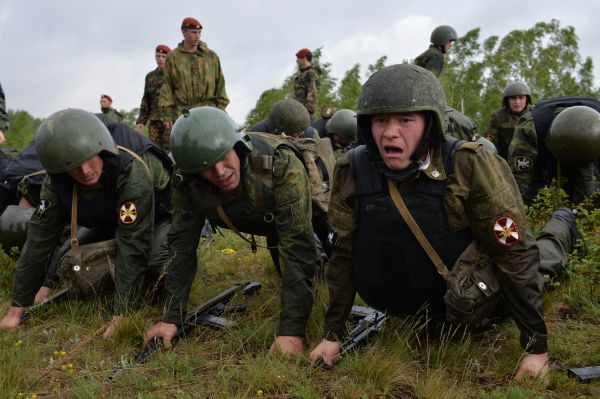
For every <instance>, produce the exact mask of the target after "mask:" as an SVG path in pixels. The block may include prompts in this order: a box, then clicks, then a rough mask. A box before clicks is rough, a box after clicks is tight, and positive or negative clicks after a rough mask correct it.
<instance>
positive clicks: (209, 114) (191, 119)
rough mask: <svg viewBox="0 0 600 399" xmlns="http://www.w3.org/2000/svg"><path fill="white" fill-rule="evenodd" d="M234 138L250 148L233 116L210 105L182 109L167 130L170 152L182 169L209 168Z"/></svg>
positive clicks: (227, 150) (195, 171)
mask: <svg viewBox="0 0 600 399" xmlns="http://www.w3.org/2000/svg"><path fill="white" fill-rule="evenodd" d="M238 142H241V143H243V144H244V145H245V146H246V148H247V149H249V150H250V149H252V143H250V138H249V137H248V136H247V135H245V134H244V133H241V132H240V129H239V127H238V126H237V124H236V123H235V122H234V121H233V119H231V117H230V116H229V115H227V114H226V113H225V111H222V110H220V109H218V108H213V107H198V108H193V109H191V110H189V111H188V110H184V111H183V115H181V116H180V117H179V118H177V121H176V122H175V124H174V125H173V129H172V130H171V153H172V154H173V159H174V160H175V163H176V165H177V168H178V169H179V170H180V171H181V172H182V173H198V172H201V171H203V170H205V169H208V168H212V167H213V166H214V165H215V164H216V163H217V162H219V161H220V160H222V159H223V158H224V157H225V155H227V153H229V151H231V149H232V148H233V147H234V146H235V145H236V143H238Z"/></svg>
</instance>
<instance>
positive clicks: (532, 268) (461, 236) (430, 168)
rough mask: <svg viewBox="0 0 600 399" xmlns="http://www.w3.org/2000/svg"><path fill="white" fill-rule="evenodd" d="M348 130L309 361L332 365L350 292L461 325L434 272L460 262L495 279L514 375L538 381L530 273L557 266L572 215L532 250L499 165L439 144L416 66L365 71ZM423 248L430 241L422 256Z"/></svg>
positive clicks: (424, 74) (433, 92)
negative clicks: (517, 348)
mask: <svg viewBox="0 0 600 399" xmlns="http://www.w3.org/2000/svg"><path fill="white" fill-rule="evenodd" d="M357 122H358V129H359V131H360V133H361V135H362V137H363V139H364V141H365V145H364V146H359V147H357V148H355V149H353V150H351V151H349V152H348V153H346V154H344V155H342V157H340V158H339V159H338V162H337V168H336V172H335V176H334V182H333V188H332V194H331V203H330V207H329V221H330V222H331V225H332V228H333V231H334V234H335V236H334V243H333V252H332V256H331V259H330V262H329V269H328V276H327V278H328V283H329V308H328V309H327V312H326V336H325V339H324V340H323V341H322V342H321V343H320V344H319V345H318V346H317V347H316V348H315V349H314V350H313V351H312V353H311V355H310V356H311V358H312V359H313V360H317V359H319V358H323V360H324V361H325V362H326V363H328V364H331V363H333V362H336V361H337V360H339V349H340V343H339V341H340V339H341V338H342V337H343V335H344V330H345V323H346V319H347V317H348V315H349V313H350V310H351V308H352V305H353V303H354V298H355V295H356V293H357V292H358V293H359V294H360V296H361V298H362V299H363V300H364V301H365V302H366V303H367V304H368V305H369V306H372V307H374V308H376V309H378V310H381V311H386V312H389V313H390V314H392V315H403V316H404V315H414V314H417V313H418V312H420V311H421V310H422V309H423V307H425V306H427V312H428V316H430V317H432V318H437V319H438V320H439V319H440V318H442V317H444V315H450V316H452V319H453V320H456V319H457V318H458V316H460V317H461V318H463V317H464V318H467V317H470V315H471V314H472V313H473V311H474V308H473V307H471V304H472V301H471V302H469V300H467V299H466V298H462V297H459V298H458V299H460V300H456V301H454V302H452V305H454V307H450V306H445V304H446V303H447V301H446V302H445V301H444V296H445V294H446V296H447V294H448V292H450V288H449V287H450V284H448V286H447V285H446V281H445V280H444V278H443V277H442V276H441V274H442V270H439V269H441V267H440V265H439V264H440V263H443V264H445V265H447V266H448V267H450V268H451V269H453V268H454V267H457V266H456V265H458V264H459V263H458V262H459V261H460V262H466V261H467V259H470V261H471V262H472V263H471V264H472V265H473V266H472V267H473V268H477V269H480V268H482V267H486V264H487V267H489V268H493V272H494V273H497V274H498V275H499V277H498V280H499V282H498V285H499V287H500V289H501V292H502V294H503V296H504V298H505V299H506V302H507V303H508V306H509V308H510V310H511V315H512V316H513V319H514V320H515V321H516V324H517V326H518V328H519V330H520V332H521V339H520V343H521V346H522V348H523V349H524V350H525V351H526V352H527V353H526V354H525V355H524V357H523V359H522V361H521V368H520V369H519V371H518V373H517V376H516V377H517V379H520V378H522V377H523V376H525V375H532V376H534V377H535V376H538V375H540V374H542V375H545V373H546V372H547V368H548V353H547V351H548V348H547V330H546V324H545V322H544V316H543V313H542V289H543V278H542V276H541V274H540V273H539V272H538V270H539V269H540V267H541V265H540V264H541V260H544V261H545V264H547V268H548V269H550V270H551V271H553V272H554V273H556V272H557V271H558V270H560V268H561V267H562V265H563V263H562V262H563V261H565V260H566V255H565V252H568V251H569V250H570V249H571V247H572V245H573V244H574V241H575V239H576V231H577V229H576V227H575V216H574V214H573V213H572V212H571V211H570V210H567V209H562V210H559V211H557V212H555V215H554V218H553V220H552V222H551V225H549V227H547V229H545V230H544V233H545V234H546V236H547V237H546V238H547V239H546V240H545V241H544V244H537V243H536V240H534V238H533V236H532V235H531V233H530V232H529V231H528V229H527V226H526V224H527V221H526V217H525V210H524V208H523V203H522V202H521V199H520V197H519V194H518V189H517V187H516V185H515V182H514V180H513V178H512V176H511V174H510V171H509V169H508V167H507V165H506V163H505V162H503V161H501V160H500V158H498V157H496V156H494V155H492V154H491V153H489V152H488V151H485V150H484V149H483V148H482V146H481V145H480V144H478V143H464V144H462V145H461V144H460V142H458V141H457V140H456V139H452V138H450V139H449V138H448V136H447V130H446V129H447V126H448V117H447V114H446V99H445V96H444V91H443V89H442V87H441V85H440V83H439V81H438V80H437V79H436V77H435V76H434V75H433V74H432V73H431V72H429V71H427V70H425V69H423V68H420V67H418V66H415V65H409V64H402V65H392V66H389V67H387V68H385V69H382V70H381V71H379V72H376V73H375V74H373V75H372V76H371V77H370V78H369V80H368V81H367V82H366V83H365V84H364V86H363V88H362V91H361V95H360V98H359V100H358V121H357ZM415 225H416V226H415ZM409 226H412V227H409ZM415 227H416V228H415ZM417 229H419V230H420V231H418V232H417V231H416V230H417ZM418 233H419V235H417V234H418ZM417 237H420V239H421V241H418V240H417ZM423 240H424V241H428V242H429V243H430V248H428V250H427V252H426V250H425V249H424V248H423V246H422V244H421V243H422V242H423ZM542 245H543V247H542ZM543 248H544V250H543ZM546 248H547V250H546ZM432 252H435V253H437V254H438V260H439V263H437V262H436V263H437V266H435V265H434V262H433V260H432V258H433V256H431V254H432ZM549 252H552V254H553V255H554V256H552V257H548V256H547V255H548V253H549ZM544 255H546V256H544ZM455 261H456V262H457V263H455ZM463 264H464V263H463ZM453 265H454V267H453ZM459 270H460V269H459ZM447 273H448V271H447V270H445V273H444V274H447ZM450 273H452V272H450ZM448 282H450V279H448ZM464 283H465V281H464V280H463V281H462V282H461V283H460V284H464ZM454 286H456V285H454ZM447 287H448V288H447ZM480 287H481V286H480ZM484 287H485V285H484ZM483 289H487V288H475V290H483ZM454 298H456V297H454ZM482 298H484V297H483V296H482ZM483 301H485V299H483ZM493 305H494V304H493V303H492V305H491V306H492V307H493ZM488 306H489V305H488ZM490 310H491V309H490ZM481 316H482V317H485V316H486V315H485V314H481ZM467 321H468V320H464V319H461V322H467ZM511 350H512V349H511Z"/></svg>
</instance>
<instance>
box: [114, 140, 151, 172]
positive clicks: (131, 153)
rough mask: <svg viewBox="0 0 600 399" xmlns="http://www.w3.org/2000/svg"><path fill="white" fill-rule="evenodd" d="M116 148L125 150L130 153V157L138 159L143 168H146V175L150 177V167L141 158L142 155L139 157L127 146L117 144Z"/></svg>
mask: <svg viewBox="0 0 600 399" xmlns="http://www.w3.org/2000/svg"><path fill="white" fill-rule="evenodd" d="M117 148H118V149H119V150H122V151H125V152H126V153H128V154H129V155H131V156H132V157H134V158H135V159H137V160H138V161H140V162H141V163H142V165H144V169H146V172H148V175H149V176H150V178H152V173H151V172H150V168H149V167H148V164H146V162H144V160H143V159H142V157H140V156H139V155H138V154H136V153H135V152H133V151H131V150H130V149H129V148H127V147H123V146H120V145H118V146H117Z"/></svg>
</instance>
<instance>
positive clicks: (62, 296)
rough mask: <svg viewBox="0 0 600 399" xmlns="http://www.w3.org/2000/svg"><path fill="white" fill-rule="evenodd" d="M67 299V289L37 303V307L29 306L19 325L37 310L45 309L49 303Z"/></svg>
mask: <svg viewBox="0 0 600 399" xmlns="http://www.w3.org/2000/svg"><path fill="white" fill-rule="evenodd" d="M68 297H69V289H68V288H63V289H62V290H60V291H58V292H57V293H55V294H54V295H51V296H49V297H48V298H46V299H44V300H43V301H42V302H40V303H38V304H37V305H33V306H30V307H29V308H27V310H25V312H23V314H22V315H21V323H23V322H25V321H26V320H28V319H29V318H31V314H32V313H33V312H35V311H36V310H37V309H39V308H41V307H45V306H46V305H49V304H51V303H58V302H61V301H63V300H65V299H67V298H68Z"/></svg>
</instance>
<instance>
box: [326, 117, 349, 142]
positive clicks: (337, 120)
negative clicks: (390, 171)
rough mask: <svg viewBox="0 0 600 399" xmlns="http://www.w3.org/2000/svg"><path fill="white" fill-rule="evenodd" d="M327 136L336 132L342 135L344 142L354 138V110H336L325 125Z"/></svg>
mask: <svg viewBox="0 0 600 399" xmlns="http://www.w3.org/2000/svg"><path fill="white" fill-rule="evenodd" d="M325 131H326V132H327V135H328V136H332V135H333V134H335V133H337V134H339V135H340V136H342V139H343V140H344V142H345V143H350V142H351V141H353V140H354V139H356V112H354V111H352V110H351V109H340V110H338V111H337V112H336V113H335V114H333V116H332V117H331V119H329V120H328V121H327V124H326V125H325Z"/></svg>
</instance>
